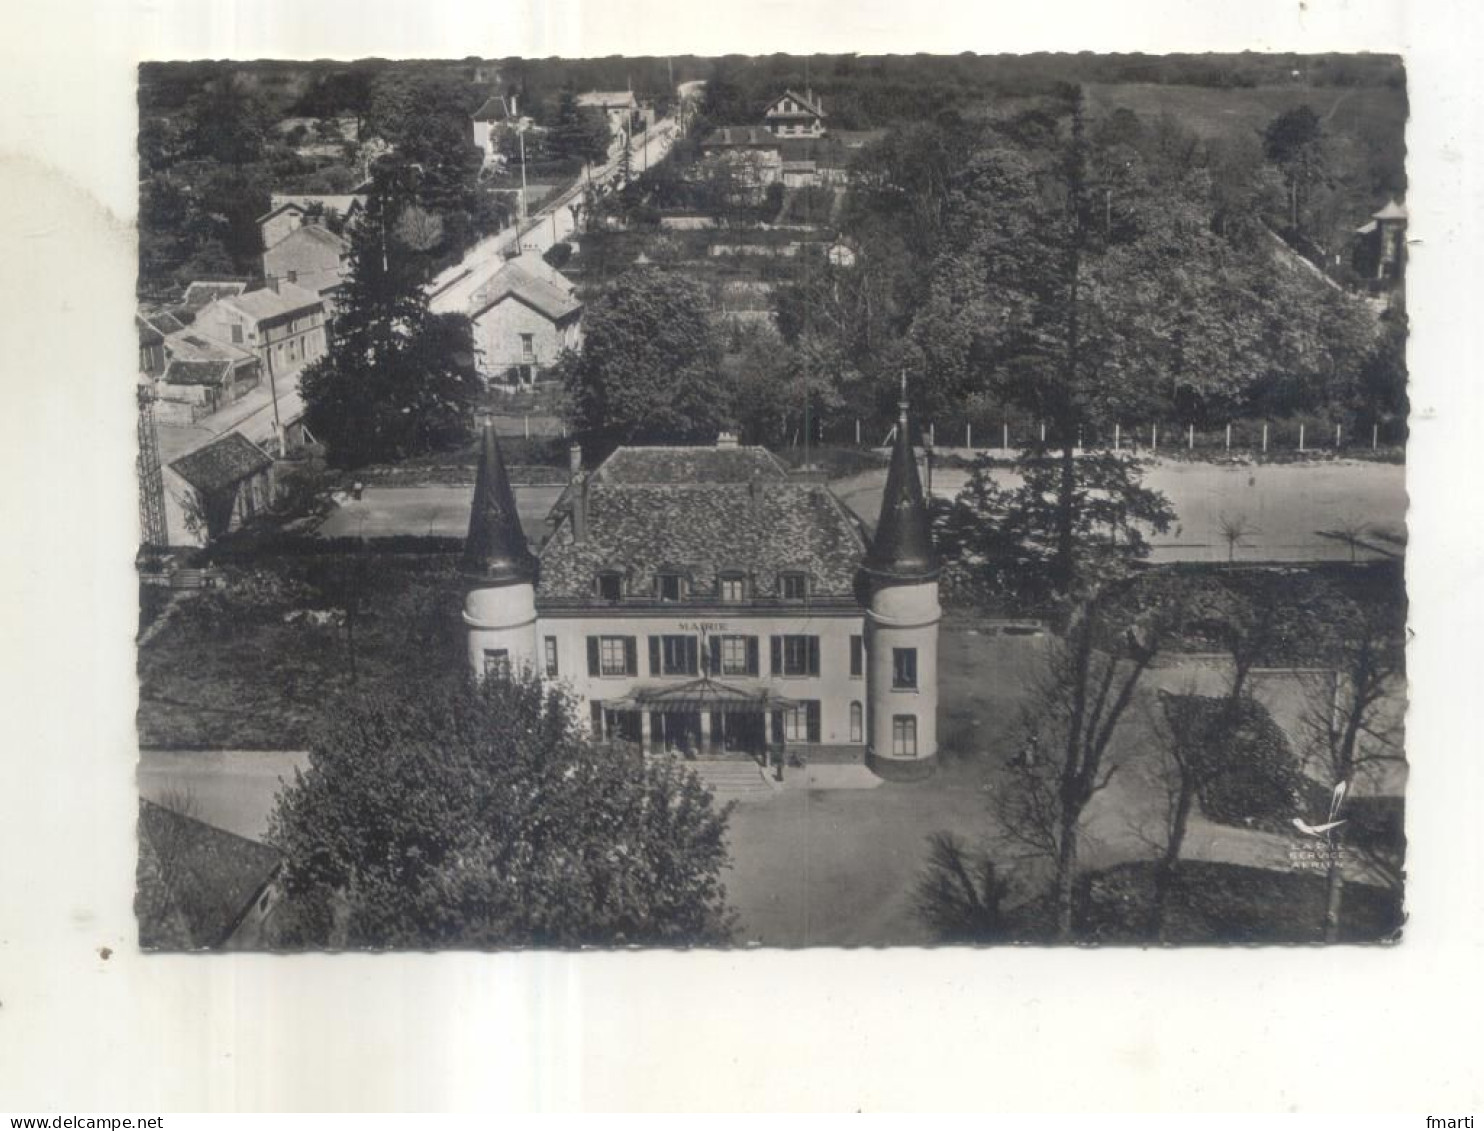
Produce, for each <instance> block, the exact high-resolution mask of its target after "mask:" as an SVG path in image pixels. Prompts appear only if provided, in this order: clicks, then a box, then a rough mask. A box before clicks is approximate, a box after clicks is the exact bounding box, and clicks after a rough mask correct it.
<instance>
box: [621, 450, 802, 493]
mask: <svg viewBox="0 0 1484 1131" xmlns="http://www.w3.org/2000/svg"><path fill="white" fill-rule="evenodd" d="M787 478H788V471H787V469H786V468H785V467H784V466H783V464H782V463H780V462H779V461H778V457H777V456H775V455H774V454H773V453H772V452H770V451H768V449H767V448H758V447H736V448H717V447H711V446H709V445H708V446H706V447H675V448H660V447H655V448H640V447H633V448H619V449H618V450H617V451H616V452H614V453H613V454H612V455H611V456H609V457H608V458H607V459H606V460H604V461H603V465H602V466H601V467H599V468H598V469H597V470H596V471H595V472H593V482H595V483H612V484H622V485H634V484H641V483H647V484H652V485H660V484H667V483H673V484H687V483H746V482H747V481H748V480H750V479H774V480H778V479H787Z"/></svg>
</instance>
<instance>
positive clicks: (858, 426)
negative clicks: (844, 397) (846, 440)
mask: <svg viewBox="0 0 1484 1131" xmlns="http://www.w3.org/2000/svg"><path fill="white" fill-rule="evenodd" d="M855 446H856V447H857V448H858V447H860V446H861V418H860V417H858V416H857V417H856V418H855Z"/></svg>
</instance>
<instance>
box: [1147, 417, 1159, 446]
mask: <svg viewBox="0 0 1484 1131" xmlns="http://www.w3.org/2000/svg"><path fill="white" fill-rule="evenodd" d="M1149 434H1150V435H1149V450H1150V451H1151V452H1157V451H1159V425H1158V424H1152V425H1150V426H1149Z"/></svg>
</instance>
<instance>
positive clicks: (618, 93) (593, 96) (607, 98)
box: [577, 90, 639, 107]
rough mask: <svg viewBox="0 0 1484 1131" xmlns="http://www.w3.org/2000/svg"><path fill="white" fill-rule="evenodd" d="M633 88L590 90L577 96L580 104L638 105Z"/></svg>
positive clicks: (604, 105)
mask: <svg viewBox="0 0 1484 1131" xmlns="http://www.w3.org/2000/svg"><path fill="white" fill-rule="evenodd" d="M638 104H639V102H638V99H636V98H635V97H634V92H633V91H632V90H590V91H588V92H587V93H586V94H579V95H578V96H577V105H579V106H603V107H608V106H637V105H638Z"/></svg>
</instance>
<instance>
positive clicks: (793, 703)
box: [463, 402, 942, 778]
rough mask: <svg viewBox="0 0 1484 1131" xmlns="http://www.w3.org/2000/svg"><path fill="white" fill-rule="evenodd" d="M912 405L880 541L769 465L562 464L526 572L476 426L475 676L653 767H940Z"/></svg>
mask: <svg viewBox="0 0 1484 1131" xmlns="http://www.w3.org/2000/svg"><path fill="white" fill-rule="evenodd" d="M909 435H910V430H909V427H908V419H907V406H906V404H905V402H904V403H903V405H902V408H901V418H900V422H899V426H898V428H897V433H896V441H895V446H894V448H893V450H892V457H891V468H890V471H889V473H888V476H887V483H886V491H885V494H884V496H883V499H882V505H881V517H880V521H879V522H878V523H877V526H876V530H875V533H874V536H872V537H870V538H869V539H868V538H867V537H866V535H865V532H864V531H863V529H862V527H861V525H860V523H859V522H858V521H857V520H856V518H855V517H854V516H853V515H851V514H850V513H849V512H848V511H847V510H846V509H845V508H844V506H843V505H842V504H841V503H840V502H839V501H838V500H837V499H836V498H835V496H834V495H833V494H832V493H831V492H830V490H829V488H828V487H827V486H826V485H825V484H824V483H822V482H808V481H802V480H800V479H798V478H796V477H792V476H790V475H789V473H788V472H787V470H786V469H785V468H784V466H783V465H782V464H781V463H780V462H779V461H778V460H777V459H776V458H775V457H774V456H773V455H772V454H771V453H770V452H768V451H767V450H766V449H764V448H760V447H746V446H739V445H738V444H737V443H736V442H735V441H734V440H732V439H731V438H729V437H727V436H725V435H724V436H723V437H722V438H721V439H720V440H719V441H718V443H717V445H716V446H715V447H666V448H656V447H625V448H619V449H618V450H617V451H615V452H614V453H613V454H612V455H610V456H609V457H608V458H607V459H606V460H604V461H603V463H602V464H601V465H600V466H599V467H597V468H596V469H594V470H592V471H590V472H584V471H583V470H582V468H581V454H580V452H579V451H577V450H576V449H575V448H574V451H573V474H572V480H571V483H570V485H569V486H568V488H567V491H566V493H565V495H564V497H563V499H562V501H561V502H559V503H558V505H557V508H556V510H555V512H554V514H555V515H556V520H555V521H556V525H555V528H554V529H553V531H552V533H551V535H550V537H549V538H548V539H547V540H546V542H545V544H544V545H543V546H542V548H541V551H540V554H539V556H537V555H534V554H532V552H531V550H530V548H529V544H528V542H527V539H526V536H525V533H524V531H523V530H522V529H521V524H520V518H519V516H518V514H517V511H516V507H515V500H514V495H513V492H512V490H511V486H510V481H509V479H508V477H507V474H506V470H505V465H504V461H503V458H502V456H501V452H500V446H499V441H498V440H497V439H496V437H495V434H494V431H493V429H492V428H491V427H490V425H489V424H488V423H486V424H485V426H484V431H483V437H482V441H481V453H480V460H479V470H478V478H477V481H476V485H475V490H474V501H473V507H472V513H471V515H470V519H469V535H468V539H467V542H466V544H465V549H464V569H465V573H466V577H467V579H468V582H469V590H468V593H467V596H466V599H465V603H464V614H463V615H464V623H465V625H466V626H467V630H468V646H469V663H470V665H471V667H472V668H473V670H474V672H475V673H476V674H477V675H480V676H483V675H484V674H487V673H490V672H494V671H498V670H513V669H530V670H534V671H536V672H538V673H539V674H540V675H541V676H542V678H543V679H546V680H550V681H553V682H559V683H561V684H563V685H565V686H566V687H567V688H568V690H569V691H570V692H571V693H572V694H573V695H575V697H576V698H577V700H578V701H579V704H580V708H581V710H582V713H583V718H584V720H586V722H587V724H588V725H589V726H590V728H591V730H592V732H593V733H594V734H595V735H597V736H599V737H601V738H604V739H611V740H622V741H626V742H631V743H636V744H639V745H640V746H642V747H643V749H644V750H645V751H647V752H653V753H662V752H672V753H677V754H682V755H685V756H691V757H736V758H747V757H751V758H754V759H759V760H762V759H767V760H769V761H770V762H778V763H780V764H781V762H782V760H783V759H784V758H786V757H789V756H791V755H799V756H801V757H802V758H803V759H805V760H814V761H864V762H865V764H866V765H868V766H870V767H871V768H872V769H873V770H875V771H876V772H877V773H879V774H881V775H882V776H884V777H893V778H913V777H919V776H924V775H926V774H927V773H930V772H931V771H932V769H933V768H934V766H935V763H936V759H937V754H938V727H937V711H938V624H939V620H940V618H941V615H942V610H941V609H940V607H939V604H938V563H937V559H936V556H935V553H934V550H933V546H932V540H931V533H930V528H929V523H928V515H927V508H926V504H925V500H924V497H923V491H922V483H921V480H920V479H919V476H918V472H917V464H916V460H915V458H914V455H913V450H912V447H911V444H910V441H909V439H908V437H909Z"/></svg>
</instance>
